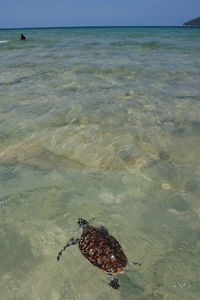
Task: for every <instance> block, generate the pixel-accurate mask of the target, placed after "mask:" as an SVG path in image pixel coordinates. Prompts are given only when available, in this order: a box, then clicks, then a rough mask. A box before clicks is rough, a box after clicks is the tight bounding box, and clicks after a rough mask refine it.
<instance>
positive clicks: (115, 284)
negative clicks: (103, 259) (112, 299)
mask: <svg viewBox="0 0 200 300" xmlns="http://www.w3.org/2000/svg"><path fill="white" fill-rule="evenodd" d="M108 285H109V286H111V287H112V288H113V289H115V290H118V288H119V287H120V285H119V281H118V279H117V278H115V277H113V276H112V275H111V274H109V279H108Z"/></svg>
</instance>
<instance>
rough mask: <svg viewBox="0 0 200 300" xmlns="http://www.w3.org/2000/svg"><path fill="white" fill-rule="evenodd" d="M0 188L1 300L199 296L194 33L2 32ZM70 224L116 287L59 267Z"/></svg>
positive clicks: (199, 149)
mask: <svg viewBox="0 0 200 300" xmlns="http://www.w3.org/2000/svg"><path fill="white" fill-rule="evenodd" d="M21 33H23V34H24V35H25V36H26V37H27V40H26V41H20V40H19V36H20V34H21ZM0 185H1V187H0V299H1V300H113V299H114V300H132V299H133V300H135V299H136V300H154V299H155V300H162V299H163V300H199V297H200V28H186V27H128V28H124V27H122V28H117V27H116V28H111V27H110V28H106V27H105V28H103V27H102V28H47V29H23V30H19V29H16V30H3V29H2V30H0ZM78 217H83V218H86V219H87V220H88V221H89V222H90V223H91V224H92V225H93V226H101V225H103V226H104V227H106V228H107V229H108V230H109V232H110V233H111V234H112V235H114V236H115V237H116V238H117V239H118V240H119V242H120V244H121V245H122V247H123V249H124V251H125V253H126V255H127V257H128V259H129V262H135V261H136V262H140V263H142V266H140V267H139V266H135V265H131V264H130V265H129V267H128V268H127V270H126V271H125V272H124V273H123V274H118V275H117V278H118V279H119V281H120V285H121V286H120V289H119V290H114V289H112V288H111V287H109V286H108V284H107V278H106V274H105V273H103V272H101V271H100V270H98V269H97V268H95V267H94V266H92V265H91V264H90V263H89V262H88V261H87V260H86V259H85V258H84V257H83V256H82V254H81V253H80V251H79V249H78V247H77V246H72V247H70V248H67V249H66V251H65V252H64V253H63V256H62V258H61V260H60V261H59V262H57V261H56V256H57V254H58V252H59V251H60V250H61V249H62V247H63V246H64V245H65V244H66V241H67V240H68V239H69V238H71V237H72V236H74V237H79V236H80V231H79V228H78V226H77V224H76V222H77V218H78Z"/></svg>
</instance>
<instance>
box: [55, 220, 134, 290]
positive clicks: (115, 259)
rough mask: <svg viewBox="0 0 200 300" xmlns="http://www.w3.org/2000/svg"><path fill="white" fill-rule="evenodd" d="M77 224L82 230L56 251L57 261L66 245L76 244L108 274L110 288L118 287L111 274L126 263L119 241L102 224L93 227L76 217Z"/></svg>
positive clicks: (121, 270) (92, 261)
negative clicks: (79, 234) (76, 236)
mask: <svg viewBox="0 0 200 300" xmlns="http://www.w3.org/2000/svg"><path fill="white" fill-rule="evenodd" d="M77 224H78V225H79V226H80V229H81V231H82V234H81V237H80V239H79V238H74V237H72V238H71V239H70V240H69V241H68V242H67V243H66V245H65V246H64V248H63V249H62V250H61V251H60V252H59V253H58V256H57V261H59V260H60V257H61V255H62V253H63V251H64V250H65V249H66V248H67V247H69V246H71V245H76V244H78V247H79V249H80V251H81V253H82V254H83V255H84V256H85V257H86V258H87V259H88V260H89V261H90V262H91V263H92V264H93V265H94V266H96V267H98V268H100V269H101V270H103V271H105V272H106V273H107V274H108V275H109V280H108V284H109V285H110V286H111V287H112V288H114V289H118V288H119V287H120V285H119V282H118V279H117V278H114V276H113V274H116V273H120V272H123V270H124V269H125V267H126V266H127V264H128V260H127V257H126V255H125V253H124V251H123V250H122V247H121V246H120V244H119V242H118V241H117V240H116V238H115V237H113V236H112V235H110V234H109V232H108V230H107V229H106V228H104V227H103V226H101V227H93V226H91V225H90V224H89V223H88V222H87V221H86V220H85V219H82V218H79V219H78V221H77ZM134 264H137V263H134Z"/></svg>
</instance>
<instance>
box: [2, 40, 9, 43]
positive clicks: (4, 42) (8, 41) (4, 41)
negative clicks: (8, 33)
mask: <svg viewBox="0 0 200 300" xmlns="http://www.w3.org/2000/svg"><path fill="white" fill-rule="evenodd" d="M7 42H9V41H6V40H5V41H0V44H4V43H7Z"/></svg>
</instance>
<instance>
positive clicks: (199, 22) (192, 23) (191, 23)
mask: <svg viewBox="0 0 200 300" xmlns="http://www.w3.org/2000/svg"><path fill="white" fill-rule="evenodd" d="M183 26H200V17H198V18H195V19H192V20H190V21H188V22H186V23H184V24H183Z"/></svg>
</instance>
